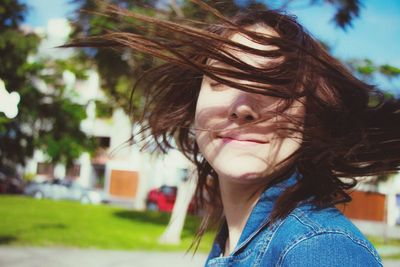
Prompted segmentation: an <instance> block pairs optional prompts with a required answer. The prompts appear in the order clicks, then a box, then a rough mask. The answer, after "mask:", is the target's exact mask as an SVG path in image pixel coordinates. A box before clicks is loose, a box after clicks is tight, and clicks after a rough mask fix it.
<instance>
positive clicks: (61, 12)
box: [22, 0, 400, 67]
mask: <svg viewBox="0 0 400 267" xmlns="http://www.w3.org/2000/svg"><path fill="white" fill-rule="evenodd" d="M22 2H25V3H27V4H28V6H30V7H31V9H30V11H29V13H28V16H27V19H26V24H29V25H31V26H45V25H46V23H47V21H48V20H49V19H51V18H60V17H66V16H68V15H71V14H72V12H73V10H74V6H72V5H71V4H68V3H69V2H70V0H22ZM265 2H267V3H270V4H271V5H272V6H274V5H279V3H281V2H282V1H277V0H275V1H265ZM309 2H310V0H296V1H293V4H292V5H291V9H290V12H291V13H292V14H294V15H296V16H297V17H298V20H299V21H300V23H301V24H303V25H304V26H305V27H306V28H307V29H308V30H309V31H310V32H311V33H312V34H313V35H314V36H315V37H317V38H319V39H321V40H322V41H324V42H326V43H328V44H329V45H330V46H331V47H332V53H333V54H334V55H335V56H338V57H339V58H342V59H351V58H359V59H364V58H369V59H372V60H373V61H374V62H376V63H378V64H386V63H387V64H391V65H394V66H397V67H400V1H399V0H364V1H362V3H363V8H362V10H361V16H360V17H359V18H358V19H356V20H354V21H353V27H351V28H348V29H347V30H346V31H343V30H341V29H339V28H338V27H336V26H335V24H334V23H333V22H332V21H331V19H332V17H333V14H334V9H333V8H332V7H331V6H330V5H327V4H325V5H318V6H312V7H310V6H308V5H307V3H309ZM277 3H278V4H277Z"/></svg>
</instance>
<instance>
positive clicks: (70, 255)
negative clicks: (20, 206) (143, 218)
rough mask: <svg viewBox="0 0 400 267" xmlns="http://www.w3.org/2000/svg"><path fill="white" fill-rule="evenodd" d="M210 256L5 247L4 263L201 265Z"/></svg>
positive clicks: (0, 254) (40, 266)
mask: <svg viewBox="0 0 400 267" xmlns="http://www.w3.org/2000/svg"><path fill="white" fill-rule="evenodd" d="M206 258H207V256H206V255H205V254H200V253H197V254H196V255H195V256H194V257H193V258H192V255H191V254H188V255H185V254H184V253H183V252H148V251H146V252H144V251H113V250H95V249H75V248H32V247H1V246H0V266H1V267H80V266H85V267H142V266H143V267H152V266H155V267H158V266H160V267H188V266H191V267H201V266H204V262H205V260H206Z"/></svg>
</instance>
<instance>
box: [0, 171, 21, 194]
mask: <svg viewBox="0 0 400 267" xmlns="http://www.w3.org/2000/svg"><path fill="white" fill-rule="evenodd" d="M24 186H25V184H24V181H23V180H22V179H21V178H18V177H17V176H16V175H15V174H13V173H9V172H5V171H3V170H0V194H22V193H23V190H24Z"/></svg>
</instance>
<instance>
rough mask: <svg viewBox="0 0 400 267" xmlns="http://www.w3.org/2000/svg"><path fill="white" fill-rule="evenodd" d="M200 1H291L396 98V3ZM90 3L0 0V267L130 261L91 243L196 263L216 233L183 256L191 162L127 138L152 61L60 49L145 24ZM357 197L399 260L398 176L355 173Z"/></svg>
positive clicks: (231, 5)
mask: <svg viewBox="0 0 400 267" xmlns="http://www.w3.org/2000/svg"><path fill="white" fill-rule="evenodd" d="M106 2H112V3H114V4H117V5H119V6H121V7H124V8H127V9H131V10H133V11H135V12H139V13H142V14H146V15H151V16H157V17H159V18H165V19H170V20H175V19H182V18H185V19H196V20H201V21H206V22H212V21H214V20H215V18H214V17H212V16H211V15H209V14H208V13H207V12H205V11H204V10H202V9H201V8H200V7H199V6H198V5H196V4H194V3H192V2H191V1H186V0H176V1H174V0H152V1H142V0H137V1H135V0H130V1H128V0H109V1H106ZM205 2H207V3H209V4H210V5H212V6H214V7H215V8H217V9H219V10H221V11H222V12H223V13H224V14H226V15H232V14H235V13H236V12H237V11H239V10H241V9H246V8H257V9H282V10H286V11H287V12H288V13H291V14H294V15H295V16H297V18H298V20H299V22H300V23H301V24H303V25H304V26H305V28H307V29H308V30H309V31H310V32H311V34H312V35H313V36H314V37H315V38H317V39H318V40H319V41H320V42H321V43H322V44H323V45H324V46H325V47H327V49H329V50H330V51H331V53H332V54H333V55H334V56H335V57H337V58H338V59H340V60H341V61H342V62H343V63H344V64H346V66H348V68H349V69H350V70H351V71H352V72H353V73H354V74H355V75H356V76H357V77H359V78H360V79H362V80H364V81H367V82H369V83H371V84H374V85H376V86H377V87H378V88H380V89H382V90H383V91H384V93H385V95H386V96H388V97H400V2H399V1H397V0H297V1H296V0H282V1H279V0H276V1H261V0H259V1H244V0H242V1H239V0H237V1H234V0H231V1H205ZM85 10H86V11H85ZM87 10H90V11H94V12H87ZM95 12H102V6H101V4H99V3H97V4H96V1H93V0H1V3H0V214H1V215H0V217H1V219H0V265H1V266H37V265H35V264H34V262H35V261H37V262H38V264H39V265H40V266H43V265H41V264H40V263H43V261H46V259H47V260H49V259H50V262H47V263H46V264H45V265H44V266H61V265H60V262H58V261H57V259H58V260H60V258H59V257H58V255H59V254H58V253H63V255H65V253H69V254H68V255H70V256H71V257H63V258H62V260H63V262H64V263H65V264H66V265H65V266H76V265H75V263H76V260H74V257H79V258H80V259H81V260H82V259H85V260H86V265H87V266H125V265H115V262H114V263H113V264H114V265H111V263H110V265H107V264H108V261H107V260H104V259H103V260H102V258H101V257H100V256H98V254H96V255H97V256H93V254H91V253H95V251H97V250H100V251H102V253H101V255H103V256H104V255H108V256H109V257H110V258H115V257H117V258H120V259H121V258H125V259H127V260H129V261H131V263H132V261H134V262H135V265H131V266H153V265H155V264H156V263H155V262H151V261H150V262H149V260H152V259H154V258H156V257H152V256H149V255H159V254H157V253H161V252H160V251H168V253H169V254H168V253H167V254H168V255H172V256H171V258H170V259H169V260H168V261H167V263H166V262H165V258H166V257H169V256H166V255H164V256H163V257H161V258H162V259H164V261H162V262H160V264H164V266H169V265H168V263H170V264H171V266H180V265H178V264H184V265H182V266H188V265H190V266H202V264H203V262H204V260H205V257H206V253H207V252H208V251H209V250H210V247H211V244H212V239H213V234H214V233H213V232H212V231H211V232H210V233H207V234H206V236H205V237H204V238H203V241H202V243H201V244H200V246H199V249H198V254H197V256H196V257H194V258H191V256H189V257H186V258H185V259H183V258H182V257H183V252H184V251H185V250H186V249H187V248H188V247H189V246H190V244H191V241H192V239H193V236H194V235H195V232H196V228H197V226H198V225H199V222H200V219H201V214H202V211H201V210H199V209H197V208H196V207H195V205H194V203H193V201H192V200H191V198H192V194H193V189H194V185H193V180H192V179H190V178H191V177H192V176H193V174H192V166H191V165H190V163H189V162H188V161H187V160H186V159H185V158H184V157H183V156H182V155H181V154H180V153H179V152H178V151H177V150H173V149H171V150H170V151H169V152H168V153H167V154H161V153H157V152H154V151H152V150H151V149H147V150H141V149H140V144H131V143H130V142H127V141H128V140H129V139H130V137H131V135H132V134H134V133H137V131H138V129H139V127H140V125H137V124H135V118H138V116H140V110H141V108H142V105H143V101H144V99H143V93H142V92H141V91H140V88H138V90H136V91H135V93H134V94H133V97H132V99H131V90H132V86H133V84H134V82H135V81H136V79H137V78H138V77H139V76H140V75H141V74H142V73H143V72H144V71H146V70H149V69H150V68H152V67H154V66H156V65H157V64H159V63H160V62H159V61H158V60H155V59H152V58H151V57H149V56H147V55H144V54H138V53H132V52H131V51H129V50H124V51H122V52H121V51H119V52H117V51H114V50H106V49H103V50H97V49H61V48H56V47H57V46H59V45H62V44H64V43H66V42H68V40H70V39H72V38H79V37H80V36H88V35H96V34H101V33H105V32H106V31H107V30H110V29H111V30H113V29H118V30H125V31H131V32H137V31H140V33H142V34H151V29H150V28H149V29H147V30H148V32H146V29H143V28H140V27H138V25H136V24H135V22H132V21H131V22H129V23H128V22H126V21H116V20H114V19H113V18H108V17H104V16H98V15H96V14H95ZM399 127H400V126H399ZM352 197H353V202H352V203H350V204H349V205H347V206H346V207H340V208H341V209H342V210H343V211H344V213H345V214H346V215H347V216H348V217H349V218H351V219H352V220H353V222H354V223H355V224H356V225H357V226H358V227H360V229H361V230H362V231H363V232H364V233H365V234H366V235H367V236H368V238H369V239H370V240H371V241H372V242H373V243H374V244H375V246H377V248H378V250H379V252H380V254H381V256H382V257H383V258H384V259H385V260H386V263H387V264H390V263H393V262H395V261H396V259H399V260H400V174H399V175H397V174H394V175H389V176H388V175H386V176H383V175H382V176H378V177H369V178H368V179H364V180H363V182H362V183H361V184H360V185H359V186H358V187H357V190H356V191H354V192H353V193H352ZM89 248H90V249H92V250H90V251H91V252H90V253H89V252H87V250H85V249H89ZM94 249H97V250H94ZM104 250H106V251H108V252H104ZM27 251H28V252H29V253H27ZM82 251H83V252H84V254H79V253H80V252H82ZM116 251H117V252H116ZM123 251H137V252H132V253H137V254H118V253H125V252H123ZM46 253H47V254H46ZM107 253H108V254H107ZM112 253H117V254H112ZM126 253H128V252H126ZM23 255H24V256H23ZM43 255H47V256H46V257H44V256H43ZM77 255H79V256H77ZM85 255H86V256H85ZM132 255H135V256H132ZM85 257H86V258H85ZM66 258H69V259H70V261H71V265H68V264H67V263H68V262H69V261H68V260H67V259H66ZM89 258H90V259H89ZM96 259H97V260H100V261H102V264H103V265H101V264H99V262H95V260H96ZM146 260H147V261H146ZM66 262H67V263H66ZM24 264H25V265H24ZM166 264H167V265H166ZM196 264H197V265H196ZM394 264H396V263H394ZM397 264H398V263H397ZM388 266H389V265H388ZM394 266H395V265H394Z"/></svg>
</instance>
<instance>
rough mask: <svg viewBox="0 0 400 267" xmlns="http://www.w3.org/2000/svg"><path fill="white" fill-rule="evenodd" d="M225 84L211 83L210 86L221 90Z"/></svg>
mask: <svg viewBox="0 0 400 267" xmlns="http://www.w3.org/2000/svg"><path fill="white" fill-rule="evenodd" d="M222 85H223V84H222V83H220V82H210V86H211V87H212V88H219V87H221V86H222Z"/></svg>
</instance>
